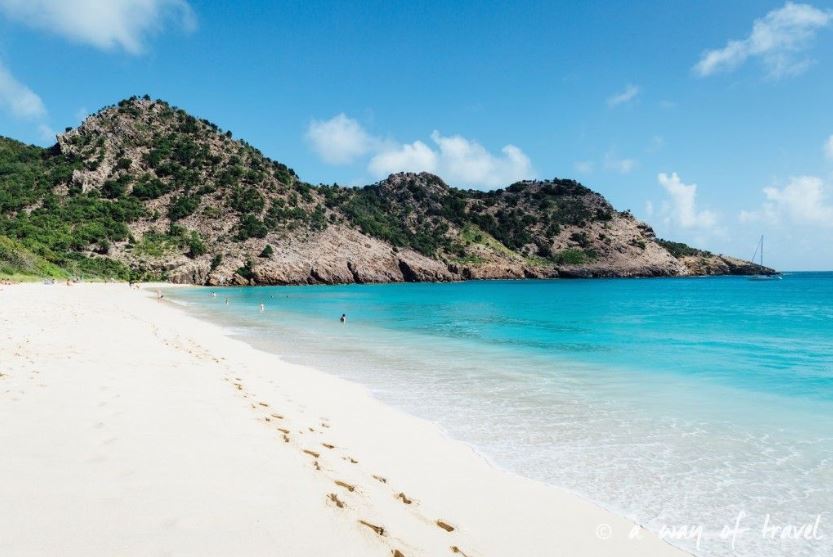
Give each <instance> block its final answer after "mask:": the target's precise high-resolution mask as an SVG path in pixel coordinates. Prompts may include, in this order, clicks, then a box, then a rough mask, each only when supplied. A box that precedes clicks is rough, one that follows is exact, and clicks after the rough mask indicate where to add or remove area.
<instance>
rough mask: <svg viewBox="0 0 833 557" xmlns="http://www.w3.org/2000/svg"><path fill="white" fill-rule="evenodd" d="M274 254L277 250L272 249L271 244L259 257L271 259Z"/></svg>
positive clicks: (267, 245)
mask: <svg viewBox="0 0 833 557" xmlns="http://www.w3.org/2000/svg"><path fill="white" fill-rule="evenodd" d="M273 253H275V250H273V249H272V246H270V245H269V244H266V247H265V248H263V251H262V252H260V255H258V257H263V258H264V259H269V258H270V257H272V254H273Z"/></svg>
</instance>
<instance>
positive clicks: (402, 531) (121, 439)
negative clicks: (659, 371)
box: [0, 284, 685, 557]
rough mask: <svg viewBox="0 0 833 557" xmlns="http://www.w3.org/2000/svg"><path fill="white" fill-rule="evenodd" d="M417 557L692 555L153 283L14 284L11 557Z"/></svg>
mask: <svg viewBox="0 0 833 557" xmlns="http://www.w3.org/2000/svg"><path fill="white" fill-rule="evenodd" d="M634 531H636V532H637V533H638V534H639V535H638V536H637V537H638V539H632V533H633V532H634ZM397 552H401V553H397ZM400 554H401V555H404V556H407V557H410V556H416V555H432V556H437V555H449V556H453V555H467V556H469V557H475V556H488V555H499V556H527V555H546V556H584V555H587V556H589V555H598V556H615V555H633V556H654V555H663V556H664V555H669V556H670V555H685V553H683V552H681V551H678V550H676V549H674V548H673V547H671V546H670V545H668V544H666V543H664V542H662V541H660V540H659V539H658V538H656V537H655V536H653V535H651V534H650V533H647V532H645V531H642V530H640V529H639V528H635V527H634V526H633V524H632V523H631V522H630V521H628V520H627V519H625V518H622V517H619V516H617V515H615V514H613V513H610V512H608V511H606V510H603V509H601V508H599V507H598V506H596V505H594V504H592V503H589V502H587V501H585V500H583V499H581V498H579V497H577V496H575V495H573V494H570V493H567V492H566V491H563V490H560V489H557V488H554V487H550V486H546V485H544V484H541V483H538V482H534V481H531V480H527V479H524V478H521V477H518V476H516V475H513V474H510V473H507V472H505V471H502V470H499V469H496V468H494V467H493V466H491V465H490V464H489V463H487V462H486V461H485V460H484V459H482V458H481V457H480V456H478V455H477V454H476V453H475V452H473V451H472V450H471V449H470V448H469V447H468V446H466V445H464V444H462V443H459V442H456V441H454V440H451V439H449V438H448V437H446V436H445V435H444V434H443V433H442V432H441V431H440V430H439V429H438V428H437V427H436V426H435V425H433V424H431V423H428V422H425V421H423V420H420V419H417V418H414V417H412V416H408V415H405V414H403V413H401V412H399V411H397V410H395V409H392V408H390V407H388V406H386V405H384V404H382V403H381V402H379V401H377V400H376V399H374V398H372V397H371V396H370V395H369V394H368V393H367V391H366V390H365V389H364V388H362V387H360V386H358V385H355V384H352V383H349V382H347V381H344V380H341V379H339V378H336V377H333V376H330V375H327V374H324V373H321V372H319V371H317V370H314V369H310V368H306V367H301V366H297V365H291V364H288V363H286V362H284V361H282V360H281V359H280V358H279V357H277V356H275V355H272V354H267V353H264V352H260V351H258V350H256V349H254V348H252V347H250V346H248V345H247V344H245V343H243V342H240V341H237V340H234V339H231V338H228V337H226V336H225V335H224V333H223V331H222V329H221V328H219V327H218V326H216V325H213V324H210V323H205V322H202V321H199V320H197V319H195V318H192V317H190V316H188V315H185V314H184V313H183V312H182V311H181V310H179V309H177V308H175V307H172V306H171V305H169V304H168V303H166V302H164V301H162V302H160V301H157V300H154V299H153V295H152V293H151V292H149V291H147V290H144V291H138V290H132V289H129V288H128V287H127V286H126V285H124V284H111V285H104V284H100V285H75V286H70V287H67V286H64V285H54V286H45V285H16V286H0V555H2V556H18V555H61V556H75V555H78V556H84V557H91V556H111V555H119V556H132V555H136V556H146V555H194V556H208V555H228V556H243V555H245V556H261V555H264V556H265V555H270V556H272V555H274V556H292V557H295V556H301V557H303V556H307V555H309V556H313V555H314V556H328V555H361V556H365V555H367V556H372V555H379V556H385V555H388V556H390V555H400Z"/></svg>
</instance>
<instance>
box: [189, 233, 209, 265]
mask: <svg viewBox="0 0 833 557" xmlns="http://www.w3.org/2000/svg"><path fill="white" fill-rule="evenodd" d="M205 252H206V248H205V243H204V242H203V241H202V238H200V235H199V234H197V233H196V232H191V236H190V237H189V238H188V257H190V258H192V259H193V258H195V257H199V256H201V255H203V254H205Z"/></svg>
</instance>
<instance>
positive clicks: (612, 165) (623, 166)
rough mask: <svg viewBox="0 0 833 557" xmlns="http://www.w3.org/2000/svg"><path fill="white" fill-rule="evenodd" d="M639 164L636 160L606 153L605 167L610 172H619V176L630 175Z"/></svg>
mask: <svg viewBox="0 0 833 557" xmlns="http://www.w3.org/2000/svg"><path fill="white" fill-rule="evenodd" d="M636 165H637V162H636V160H634V159H624V158H619V157H617V156H616V155H615V154H614V153H612V152H610V151H608V152H607V153H605V158H604V167H605V170H607V171H609V172H618V173H619V174H629V173H630V172H631V171H632V170H633V169H635V168H636Z"/></svg>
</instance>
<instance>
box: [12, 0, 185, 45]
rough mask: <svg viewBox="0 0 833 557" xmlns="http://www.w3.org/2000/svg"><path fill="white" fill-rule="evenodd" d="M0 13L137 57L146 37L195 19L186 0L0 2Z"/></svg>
mask: <svg viewBox="0 0 833 557" xmlns="http://www.w3.org/2000/svg"><path fill="white" fill-rule="evenodd" d="M0 11H2V13H4V14H5V15H6V16H7V17H8V18H9V19H13V20H16V21H19V22H21V23H23V24H25V25H28V26H29V27H33V28H35V29H40V30H44V31H48V32H51V33H55V34H57V35H61V36H63V37H65V38H67V39H70V40H73V41H76V42H80V43H84V44H89V45H92V46H94V47H96V48H101V49H105V50H115V49H119V48H121V49H123V50H125V51H126V52H129V53H130V54H140V53H142V52H143V51H144V49H145V41H146V39H147V37H148V36H149V35H152V34H154V33H157V32H159V31H161V30H162V29H163V28H164V27H165V26H166V25H168V24H173V25H175V26H178V27H180V28H182V29H184V30H186V31H192V30H193V29H195V27H196V17H195V15H194V12H193V10H192V9H191V6H190V5H189V4H188V2H187V1H186V0H60V1H54V0H0Z"/></svg>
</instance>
